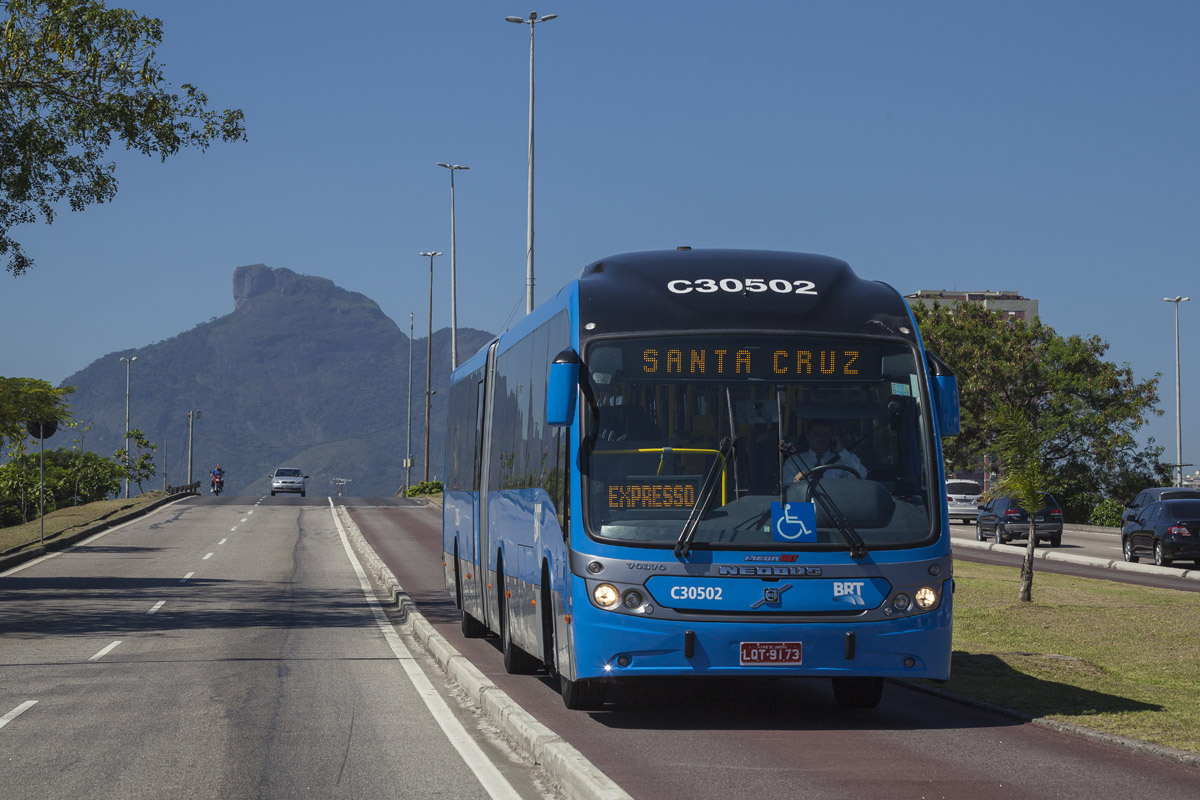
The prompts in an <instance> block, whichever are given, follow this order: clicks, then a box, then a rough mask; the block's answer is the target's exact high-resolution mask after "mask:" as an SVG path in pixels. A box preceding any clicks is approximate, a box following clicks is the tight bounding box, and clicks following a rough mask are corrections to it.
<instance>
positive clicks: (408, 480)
mask: <svg viewBox="0 0 1200 800" xmlns="http://www.w3.org/2000/svg"><path fill="white" fill-rule="evenodd" d="M412 351H413V314H412V312H411V311H410V312H408V423H407V424H406V425H405V427H406V428H407V429H408V443H407V444H406V445H405V446H404V452H405V454H406V455H407V456H408V457H407V458H405V459H404V493H405V495H407V494H408V490H409V489H410V488H411V487H412Z"/></svg>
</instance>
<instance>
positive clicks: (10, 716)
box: [0, 700, 37, 728]
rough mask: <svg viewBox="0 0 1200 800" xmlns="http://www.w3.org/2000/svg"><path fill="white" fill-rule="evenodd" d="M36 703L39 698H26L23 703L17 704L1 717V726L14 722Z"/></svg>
mask: <svg viewBox="0 0 1200 800" xmlns="http://www.w3.org/2000/svg"><path fill="white" fill-rule="evenodd" d="M36 705H37V700H26V701H25V702H24V703H21V705H19V706H17V707H16V708H14V709H13V710H12V711H10V712H8V713H7V714H5V715H4V716H3V717H0V728H3V727H4V726H5V725H7V724H8V723H10V722H12V721H13V720H14V719H16V718H17V717H19V716H21V715H22V714H24V713H25V712H26V711H28V710H29V709H31V708H33V707H34V706H36Z"/></svg>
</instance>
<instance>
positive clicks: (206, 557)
mask: <svg viewBox="0 0 1200 800" xmlns="http://www.w3.org/2000/svg"><path fill="white" fill-rule="evenodd" d="M213 555H214V554H213V553H209V554H208V555H206V556H205V557H204V558H202V559H200V560H201V561H208V560H209V559H210V558H212V557H213Z"/></svg>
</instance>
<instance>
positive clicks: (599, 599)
mask: <svg viewBox="0 0 1200 800" xmlns="http://www.w3.org/2000/svg"><path fill="white" fill-rule="evenodd" d="M592 599H593V600H595V601H596V605H598V606H600V607H601V608H615V607H616V605H617V603H618V602H620V599H621V593H620V592H618V591H617V587H615V586H613V585H612V584H611V583H602V584H600V585H599V586H597V587H596V588H595V589H592Z"/></svg>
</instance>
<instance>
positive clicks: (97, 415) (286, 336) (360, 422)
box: [47, 264, 492, 497]
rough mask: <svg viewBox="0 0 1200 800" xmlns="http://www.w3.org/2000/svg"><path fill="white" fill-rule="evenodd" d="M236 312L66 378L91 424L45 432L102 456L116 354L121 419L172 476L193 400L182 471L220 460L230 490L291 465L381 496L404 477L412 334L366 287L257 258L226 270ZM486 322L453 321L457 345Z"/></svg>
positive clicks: (436, 416) (420, 448) (435, 380)
mask: <svg viewBox="0 0 1200 800" xmlns="http://www.w3.org/2000/svg"><path fill="white" fill-rule="evenodd" d="M233 300H234V305H233V308H234V310H233V312H232V313H230V314H228V315H226V316H224V317H220V318H218V319H214V320H212V321H211V322H205V323H201V324H199V325H197V326H196V327H194V328H192V329H191V330H190V331H187V332H185V333H181V334H179V335H178V336H175V337H173V338H171V339H168V340H166V341H163V342H158V343H156V344H152V345H148V346H146V347H142V348H138V349H136V350H129V351H123V352H117V353H110V354H108V355H106V356H104V357H103V358H100V359H97V360H96V361H95V362H93V363H92V364H90V365H89V366H88V367H86V368H84V369H83V370H80V371H79V372H77V373H75V374H74V375H72V376H70V377H69V378H67V379H66V380H65V381H63V385H67V386H74V387H76V391H75V393H74V394H73V395H71V396H70V397H69V401H70V403H71V406H72V412H73V415H74V417H75V418H76V419H77V420H80V421H81V422H82V423H83V424H84V425H87V424H91V426H92V427H91V428H90V430H88V431H87V432H86V433H81V431H82V428H81V429H80V430H78V431H66V432H64V433H62V434H60V435H59V436H57V437H55V438H54V439H51V440H48V441H47V445H48V446H51V447H65V446H69V445H70V444H71V442H70V440H69V439H70V438H77V439H78V438H81V437H82V439H83V446H84V447H85V448H86V449H89V450H94V451H96V452H99V453H103V454H106V455H109V454H112V453H113V452H114V451H116V450H117V449H118V448H120V447H121V446H122V442H123V434H124V431H125V372H126V370H125V364H124V363H122V362H121V361H120V359H121V358H122V357H125V358H130V357H134V356H136V357H137V361H136V362H135V363H134V364H133V366H132V372H131V378H130V386H131V388H130V426H131V427H133V428H140V429H141V430H142V431H143V432H144V433H145V434H146V435H147V437H148V438H149V439H150V441H152V442H154V443H155V444H157V445H158V452H157V454H156V456H155V463H156V464H157V465H158V467H159V476H158V477H157V478H155V479H153V480H152V484H153V485H148V486H144V488H146V489H151V488H161V486H162V477H163V468H164V465H165V467H166V477H167V479H168V480H169V481H170V483H171V484H181V483H184V482H186V480H187V440H188V412H189V411H199V412H200V413H199V415H198V417H197V418H196V420H195V422H194V426H193V431H192V446H193V455H192V465H193V466H192V474H193V476H194V479H197V480H199V479H201V478H203V477H204V476H205V475H206V474H207V472H208V470H210V469H212V467H213V465H214V464H216V463H218V462H219V463H220V464H221V465H222V467H224V469H225V470H226V489H227V491H229V492H231V493H235V494H252V495H257V494H263V493H267V492H269V488H268V481H267V475H268V473H270V472H271V471H273V470H274V469H275V467H277V466H281V465H287V466H297V467H300V468H302V469H303V470H304V471H305V473H306V474H308V475H310V476H311V479H310V481H309V487H310V491H312V492H314V493H335V494H336V493H337V488H336V485H335V483H334V479H348V480H349V481H350V483H349V484H347V485H346V487H345V488H346V493H348V494H350V495H353V496H356V497H364V496H391V495H392V494H394V493H395V492H396V490H397V489H398V488H400V487H401V486H402V485H403V484H404V483H405V470H404V467H403V463H404V453H405V447H406V442H407V437H408V426H407V422H406V416H407V414H408V387H409V383H408V363H409V345H410V343H409V338H408V336H406V335H405V334H404V333H403V332H402V331H401V329H400V328H399V327H398V326H397V325H396V323H395V322H393V321H392V320H391V319H389V318H388V317H387V316H386V315H385V314H384V313H383V311H382V310H381V309H380V308H379V306H378V305H377V304H376V303H375V302H374V301H373V300H371V299H369V298H368V297H366V296H364V295H362V294H359V293H357V292H351V291H347V290H345V289H342V288H341V287H339V286H337V285H335V284H334V283H333V282H332V281H330V280H327V279H325V278H319V277H313V276H308V275H298V274H296V273H295V272H292V271H291V270H288V269H272V268H270V267H267V266H264V265H262V264H258V265H254V266H245V267H238V268H237V269H236V270H235V271H234V274H233ZM491 336H492V335H491V334H489V333H486V332H484V331H479V330H473V329H469V328H466V329H463V328H460V329H459V331H458V349H459V355H460V358H463V357H465V356H467V355H470V354H473V353H474V352H475V351H476V350H478V349H479V348H480V347H482V346H483V345H484V344H485V343H486V342H487V341H488V340H489V339H490V338H491ZM425 350H426V340H425V339H417V340H416V341H415V342H414V343H413V347H412V369H413V376H412V395H413V397H412V400H413V402H412V433H413V435H412V443H411V447H412V454H413V457H414V465H413V469H412V482H413V483H414V484H415V483H418V482H419V481H420V480H421V479H422V477H423V476H424V464H423V454H424V437H425ZM432 364H433V368H432V379H431V383H432V387H433V391H434V392H436V394H435V395H434V397H433V403H432V410H431V424H430V450H429V454H430V455H429V475H430V478H431V479H432V478H436V477H440V475H441V469H442V461H443V457H442V451H443V435H442V431H443V430H444V429H445V403H444V398H445V397H446V391H445V388H446V386H447V384H448V381H449V375H450V330H449V329H448V328H444V329H442V330H439V331H437V332H435V333H434V335H433V342H432Z"/></svg>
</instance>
